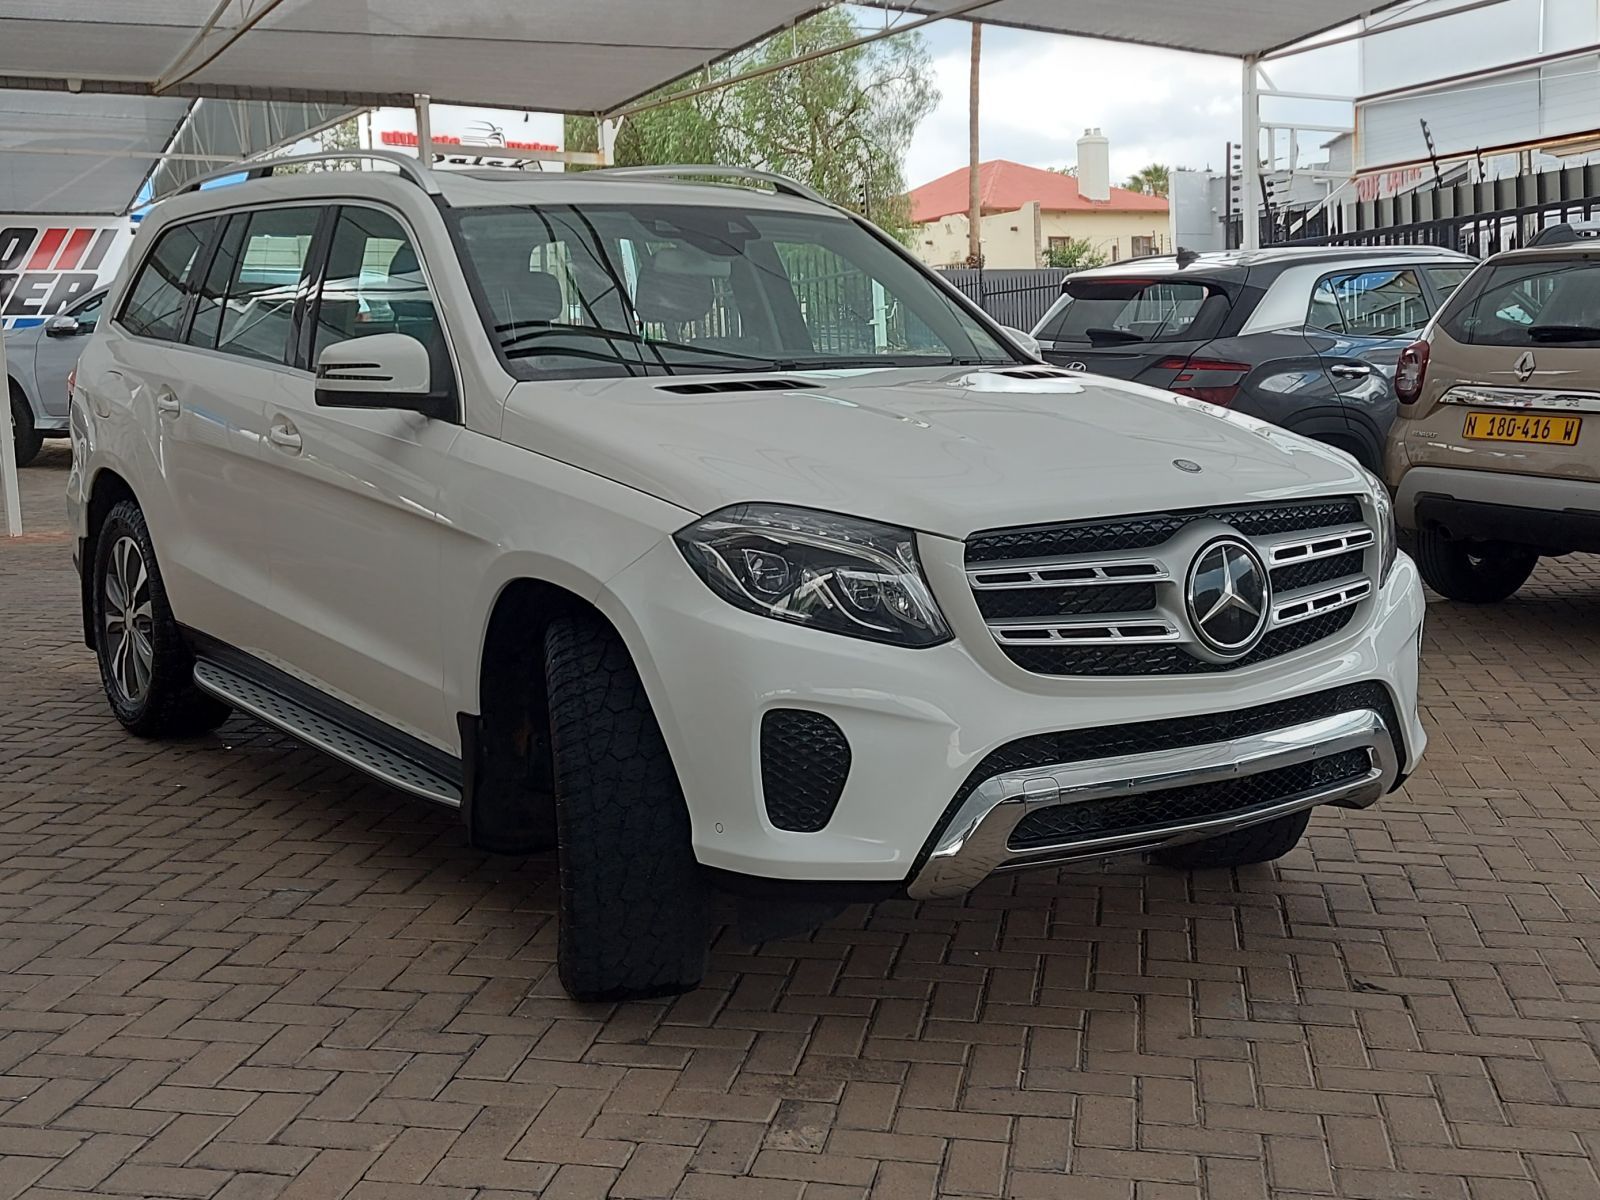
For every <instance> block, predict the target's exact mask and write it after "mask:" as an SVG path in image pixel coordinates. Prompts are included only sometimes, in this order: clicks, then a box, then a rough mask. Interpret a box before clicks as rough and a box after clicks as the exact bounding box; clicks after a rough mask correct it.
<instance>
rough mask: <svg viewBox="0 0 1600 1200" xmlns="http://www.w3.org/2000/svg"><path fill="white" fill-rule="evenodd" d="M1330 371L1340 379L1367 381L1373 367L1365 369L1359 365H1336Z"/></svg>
mask: <svg viewBox="0 0 1600 1200" xmlns="http://www.w3.org/2000/svg"><path fill="white" fill-rule="evenodd" d="M1328 370H1329V372H1330V373H1332V374H1334V375H1337V376H1338V377H1339V378H1340V379H1365V378H1366V377H1367V376H1368V375H1371V374H1372V368H1371V367H1365V366H1362V365H1360V364H1359V363H1335V364H1334V365H1333V366H1331V367H1329V368H1328Z"/></svg>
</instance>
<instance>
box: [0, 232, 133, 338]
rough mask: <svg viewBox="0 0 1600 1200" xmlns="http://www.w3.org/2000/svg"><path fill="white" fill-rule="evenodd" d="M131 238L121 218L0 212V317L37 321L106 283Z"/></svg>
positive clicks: (10, 325) (18, 325) (11, 325)
mask: <svg viewBox="0 0 1600 1200" xmlns="http://www.w3.org/2000/svg"><path fill="white" fill-rule="evenodd" d="M132 240H133V226H132V224H131V223H130V222H129V221H127V220H126V219H125V218H105V219H100V218H95V217H56V218H51V217H36V216H26V217H20V216H19V217H7V216H0V321H3V323H4V325H5V327H6V328H7V329H22V328H26V327H27V326H30V325H38V324H40V323H41V322H42V321H44V319H45V318H46V317H49V316H52V315H53V314H55V313H57V312H60V311H61V309H62V308H64V307H65V306H67V305H69V304H71V303H72V302H73V301H74V300H77V299H79V298H80V297H82V296H83V295H85V294H86V293H88V292H92V291H93V290H94V289H95V288H96V287H98V286H100V285H101V284H102V283H109V282H111V277H112V276H113V275H115V274H116V273H117V268H118V267H120V266H121V265H122V258H123V256H124V255H125V254H127V252H128V244H129V243H130V242H131V241H132Z"/></svg>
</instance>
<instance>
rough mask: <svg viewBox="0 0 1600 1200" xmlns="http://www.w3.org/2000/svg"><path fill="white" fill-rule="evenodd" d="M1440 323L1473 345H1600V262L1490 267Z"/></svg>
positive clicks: (1452, 306)
mask: <svg viewBox="0 0 1600 1200" xmlns="http://www.w3.org/2000/svg"><path fill="white" fill-rule="evenodd" d="M1440 324H1441V325H1442V326H1443V327H1444V330H1445V332H1446V333H1448V334H1449V335H1450V336H1451V337H1452V338H1454V339H1455V340H1456V341H1458V342H1464V343H1466V344H1467V345H1472V346H1556V345H1560V346H1574V347H1588V348H1594V347H1600V262H1596V261H1595V260H1593V259H1579V260H1577V261H1575V262H1574V261H1568V262H1552V261H1548V260H1543V261H1541V260H1534V261H1531V262H1529V261H1523V262H1517V261H1515V260H1513V261H1510V262H1505V263H1500V264H1498V265H1495V266H1492V267H1489V268H1487V273H1486V274H1485V276H1484V278H1483V283H1482V286H1480V287H1477V288H1476V290H1475V294H1474V295H1471V296H1463V297H1462V298H1461V300H1460V302H1459V303H1455V304H1452V305H1450V306H1449V308H1448V310H1447V311H1446V312H1445V314H1444V316H1443V318H1441V320H1440Z"/></svg>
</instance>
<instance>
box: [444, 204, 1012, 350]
mask: <svg viewBox="0 0 1600 1200" xmlns="http://www.w3.org/2000/svg"><path fill="white" fill-rule="evenodd" d="M458 229H459V234H460V238H461V243H462V247H463V250H464V253H463V258H464V259H466V260H467V262H468V263H470V265H471V270H472V272H473V274H475V275H476V277H477V278H476V281H475V282H476V284H477V288H478V293H479V297H480V301H481V304H482V309H483V313H484V319H485V322H486V324H488V326H489V332H490V336H491V337H492V338H493V340H494V342H495V344H496V346H497V347H498V349H499V351H500V355H501V358H502V359H503V360H504V362H505V364H506V366H507V367H508V368H509V369H510V370H511V372H512V373H513V374H514V375H516V376H517V377H518V378H520V379H560V378H573V377H578V376H595V375H638V374H704V373H710V372H729V371H770V370H803V369H807V368H823V367H854V366H924V365H946V364H962V365H967V364H979V363H1006V364H1010V363H1014V362H1016V361H1017V360H1016V358H1015V357H1014V356H1013V355H1012V354H1011V353H1010V352H1009V351H1008V350H1007V349H1006V348H1005V347H1003V346H1002V345H1001V344H1000V343H999V342H998V341H997V340H996V339H995V338H994V337H993V336H992V335H991V334H990V333H988V332H987V331H986V330H985V329H984V327H983V326H982V325H981V324H980V323H979V322H978V321H977V320H976V319H975V318H974V317H973V316H972V314H971V313H969V312H967V311H966V310H965V309H964V308H962V307H961V306H960V305H959V304H958V303H957V302H956V301H955V300H954V299H952V298H951V297H949V296H948V295H946V294H945V293H944V292H942V291H941V290H940V289H939V288H938V287H937V286H936V285H935V284H934V282H933V281H932V280H930V279H929V278H928V277H927V276H926V275H924V274H923V273H922V271H921V270H920V269H919V268H917V267H916V266H914V265H913V264H911V263H910V262H908V261H907V260H906V259H904V258H903V257H901V256H900V255H899V254H897V253H895V251H894V250H892V249H891V248H889V247H888V246H885V245H884V244H883V243H881V242H880V241H878V239H877V238H875V237H874V236H873V235H872V234H870V233H868V232H867V231H866V230H865V229H863V228H861V227H860V226H859V225H856V224H855V223H854V222H852V221H849V220H847V219H844V218H842V217H833V216H826V215H812V214H805V213H787V212H767V211H761V210H746V209H740V208H734V207H722V206H703V207H692V206H687V205H585V206H579V207H569V206H564V205H563V206H555V205H551V206H540V207H533V206H522V207H514V208H512V207H507V208H486V209H469V210H465V211H463V212H462V213H461V215H460V218H459V225H458Z"/></svg>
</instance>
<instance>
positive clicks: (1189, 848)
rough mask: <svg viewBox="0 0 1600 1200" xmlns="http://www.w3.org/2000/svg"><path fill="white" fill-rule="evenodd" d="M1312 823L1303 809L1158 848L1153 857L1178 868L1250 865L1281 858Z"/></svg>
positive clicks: (1307, 812)
mask: <svg viewBox="0 0 1600 1200" xmlns="http://www.w3.org/2000/svg"><path fill="white" fill-rule="evenodd" d="M1310 823H1311V810H1310V809H1302V810H1301V811H1300V812H1296V813H1290V814H1289V815H1288V816H1286V817H1278V818H1277V819H1276V820H1272V821H1263V822H1262V823H1261V824H1259V825H1249V826H1246V827H1245V828H1244V829H1235V830H1234V831H1233V832H1232V833H1225V834H1223V835H1222V836H1221V837H1214V838H1207V839H1206V840H1205V841H1203V842H1188V843H1186V844H1184V845H1182V846H1171V847H1169V848H1167V849H1165V850H1156V851H1153V852H1152V853H1151V855H1150V857H1151V858H1152V859H1153V860H1155V861H1156V862H1158V863H1160V864H1161V865H1162V866H1164V867H1177V868H1179V869H1180V870H1184V871H1209V870H1215V869H1218V868H1222V867H1248V866H1252V865H1253V864H1255V863H1264V862H1271V861H1272V860H1273V859H1275V858H1282V857H1283V856H1284V855H1285V854H1287V853H1289V851H1291V850H1293V849H1294V848H1295V846H1296V845H1297V844H1299V841H1300V838H1301V836H1302V835H1303V834H1304V833H1305V831H1306V826H1307V825H1309V824H1310Z"/></svg>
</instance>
